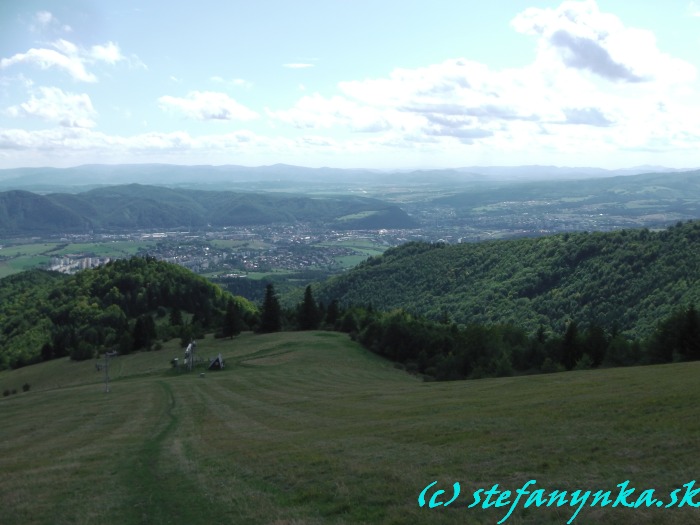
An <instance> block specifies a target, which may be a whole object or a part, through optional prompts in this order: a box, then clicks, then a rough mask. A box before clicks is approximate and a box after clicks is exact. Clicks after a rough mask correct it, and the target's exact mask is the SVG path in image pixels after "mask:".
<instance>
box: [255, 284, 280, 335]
mask: <svg viewBox="0 0 700 525" xmlns="http://www.w3.org/2000/svg"><path fill="white" fill-rule="evenodd" d="M281 328H282V309H281V308H280V303H279V301H278V300H277V296H276V295H275V287H274V286H273V285H272V283H270V284H268V285H267V286H266V287H265V299H264V300H263V304H262V311H261V313H260V327H259V329H258V331H259V332H263V333H265V332H279V330H280V329H281Z"/></svg>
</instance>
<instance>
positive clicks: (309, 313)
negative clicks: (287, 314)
mask: <svg viewBox="0 0 700 525" xmlns="http://www.w3.org/2000/svg"><path fill="white" fill-rule="evenodd" d="M297 319H298V323H299V330H315V329H316V328H318V323H319V321H320V319H319V310H318V306H317V305H316V301H315V300H314V296H313V294H312V292H311V285H309V286H307V287H306V290H305V291H304V300H303V301H302V302H301V303H300V304H299V307H298V308H297Z"/></svg>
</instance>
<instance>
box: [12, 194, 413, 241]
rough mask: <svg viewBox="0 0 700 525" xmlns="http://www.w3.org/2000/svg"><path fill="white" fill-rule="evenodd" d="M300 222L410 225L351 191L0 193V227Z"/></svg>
mask: <svg viewBox="0 0 700 525" xmlns="http://www.w3.org/2000/svg"><path fill="white" fill-rule="evenodd" d="M281 222H284V223H296V222H308V223H314V224H323V225H325V226H327V227H329V228H334V229H341V230H349V229H378V228H410V227H414V226H415V225H416V223H415V221H413V219H411V217H409V216H408V214H406V213H405V212H404V211H403V210H402V209H401V208H399V207H398V206H395V205H391V204H387V203H385V202H383V201H381V200H377V199H371V198H366V197H356V196H338V197H331V196H325V197H313V198H312V197H306V196H303V195H291V194H278V193H267V194H252V193H240V192H239V193H236V192H228V191H218V192H215V191H202V190H186V189H172V188H165V187H157V186H148V185H141V184H130V185H123V186H109V187H105V188H98V189H93V190H90V191H87V192H83V193H78V194H69V193H52V194H48V195H38V194H35V193H31V192H27V191H21V190H12V191H8V192H4V193H0V234H3V235H23V234H37V233H58V232H66V233H71V232H73V233H74V232H80V233H83V232H86V231H88V230H93V231H113V230H124V229H137V230H138V229H154V228H179V227H183V228H203V227H210V226H212V227H216V226H244V225H266V224H273V223H281Z"/></svg>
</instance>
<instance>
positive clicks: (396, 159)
mask: <svg viewBox="0 0 700 525" xmlns="http://www.w3.org/2000/svg"><path fill="white" fill-rule="evenodd" d="M699 74H700V2H697V1H688V0H668V1H666V2H658V1H651V0H641V1H637V2H629V1H627V0H626V1H622V0H610V1H608V0H598V1H597V2H596V1H593V0H584V1H567V2H550V1H537V0H503V1H499V2H484V1H481V2H476V1H472V0H435V1H431V2H428V1H416V0H401V1H396V0H371V1H370V0H325V1H322V0H298V1H295V2H291V1H287V0H257V1H255V2H252V1H245V2H243V1H239V0H230V1H227V2H221V1H213V0H199V1H198V2H188V3H183V2H166V1H162V0H152V1H148V0H140V1H136V0H122V1H120V2H97V1H95V0H91V1H86V0H82V1H81V0H72V1H71V0H68V1H61V2H56V1H51V2H50V1H44V2H41V1H35V0H25V1H22V2H19V1H4V2H0V168H11V167H21V166H57V167H62V166H75V165H80V164H90V163H144V162H162V163H176V164H240V165H248V166H257V165H269V164H276V163H289V164H297V165H302V166H311V167H320V166H332V167H339V168H345V167H366V168H383V169H408V168H439V167H460V166H471V165H521V164H547V165H559V166H598V167H604V168H619V167H631V166H638V165H664V166H669V167H679V168H691V167H698V166H700V147H698V146H699V145H700V76H699Z"/></svg>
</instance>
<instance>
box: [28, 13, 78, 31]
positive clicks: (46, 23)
mask: <svg viewBox="0 0 700 525" xmlns="http://www.w3.org/2000/svg"><path fill="white" fill-rule="evenodd" d="M29 29H30V30H31V31H33V32H35V33H39V32H46V31H49V32H63V33H71V32H72V31H73V28H72V27H71V26H69V25H68V24H62V23H61V21H60V20H59V19H58V18H56V17H55V16H54V15H53V13H51V12H49V11H38V12H37V13H35V14H34V18H33V20H32V23H31V24H30V26H29Z"/></svg>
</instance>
